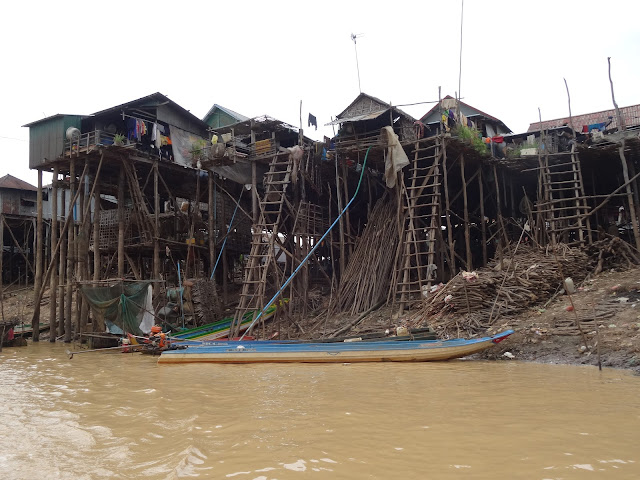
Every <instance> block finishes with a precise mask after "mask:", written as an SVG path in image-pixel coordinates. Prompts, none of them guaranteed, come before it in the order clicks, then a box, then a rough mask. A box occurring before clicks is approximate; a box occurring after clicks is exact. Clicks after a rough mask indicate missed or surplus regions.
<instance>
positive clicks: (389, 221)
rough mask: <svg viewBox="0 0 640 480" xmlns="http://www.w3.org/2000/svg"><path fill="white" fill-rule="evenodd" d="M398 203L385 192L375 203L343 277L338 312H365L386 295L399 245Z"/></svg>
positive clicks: (337, 302)
mask: <svg viewBox="0 0 640 480" xmlns="http://www.w3.org/2000/svg"><path fill="white" fill-rule="evenodd" d="M396 215H397V206H396V205H395V203H394V202H393V201H391V200H390V199H389V197H388V196H387V195H384V196H383V197H382V198H381V199H380V200H378V202H377V203H376V204H375V206H374V208H373V210H372V212H371V215H370V216H369V218H368V219H367V226H366V228H365V229H364V231H363V232H362V236H361V237H360V238H359V239H358V241H357V242H356V247H355V250H354V252H353V255H352V256H351V258H350V259H349V264H348V265H347V268H346V269H345V272H344V275H343V276H342V278H341V279H340V287H339V288H338V293H337V300H336V302H335V304H334V306H333V308H332V310H333V311H334V312H347V311H348V312H350V313H351V314H352V315H355V314H357V313H361V312H364V311H366V310H368V309H369V308H371V307H372V306H373V305H375V304H377V303H378V302H379V301H380V300H381V299H383V298H386V296H387V293H388V291H389V283H390V279H391V270H392V268H393V262H394V258H395V251H396V248H397V245H398V241H399V238H398V224H397V221H396Z"/></svg>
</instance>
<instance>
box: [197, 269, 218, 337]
mask: <svg viewBox="0 0 640 480" xmlns="http://www.w3.org/2000/svg"><path fill="white" fill-rule="evenodd" d="M191 297H192V301H193V313H194V315H195V320H196V325H204V324H207V323H213V322H215V321H217V320H220V319H221V318H222V304H221V303H220V299H219V297H218V291H217V289H216V282H215V280H210V279H208V278H198V279H197V280H194V282H193V286H192V287H191Z"/></svg>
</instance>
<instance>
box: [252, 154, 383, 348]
mask: <svg viewBox="0 0 640 480" xmlns="http://www.w3.org/2000/svg"><path fill="white" fill-rule="evenodd" d="M371 148H373V147H369V148H367V153H366V154H365V156H364V162H362V170H361V171H360V179H359V180H358V186H357V187H356V191H355V192H354V193H353V197H351V200H349V203H347V205H346V206H345V207H344V208H343V209H342V212H340V215H338V216H337V217H336V219H335V220H334V222H333V223H332V224H331V226H330V227H329V229H328V230H327V231H326V232H324V235H322V238H320V240H318V241H317V242H316V243H315V245H314V246H313V248H312V249H311V251H310V252H309V253H308V254H307V256H306V257H304V259H303V260H302V262H300V265H298V266H297V267H296V269H295V270H294V271H293V273H292V274H291V276H289V278H287V281H286V282H284V283H283V284H282V286H281V287H280V289H279V290H278V291H277V292H276V294H275V295H274V296H273V298H272V299H271V300H269V303H267V304H266V305H265V306H264V307H263V308H262V310H261V311H260V313H259V314H258V316H257V317H256V318H254V319H253V322H251V324H250V325H249V327H248V328H247V329H246V330H245V333H243V334H242V336H241V337H240V340H242V339H243V338H244V336H245V335H246V334H247V332H250V331H251V329H252V328H253V326H254V325H255V324H256V322H257V321H258V319H259V318H260V317H262V314H263V313H264V312H265V310H266V309H267V308H269V307H270V306H271V305H272V304H273V302H275V301H276V299H277V298H278V296H279V295H280V294H281V293H282V291H283V290H284V289H285V288H287V285H289V283H291V280H293V278H294V277H295V276H296V275H297V274H298V272H299V271H300V269H301V268H302V266H303V265H304V264H305V263H307V260H309V258H311V255H313V252H315V251H316V249H317V248H318V247H319V246H320V245H321V244H322V242H323V240H324V239H325V238H326V237H327V235H329V232H331V230H332V229H333V227H335V226H336V224H337V223H338V221H339V220H340V218H341V217H342V215H344V213H345V212H346V211H347V210H348V209H349V207H350V206H351V204H352V203H353V201H354V200H355V198H356V196H357V195H358V191H359V190H360V184H361V183H362V177H363V176H364V169H365V167H366V165H367V157H368V156H369V150H371Z"/></svg>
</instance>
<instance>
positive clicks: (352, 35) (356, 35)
mask: <svg viewBox="0 0 640 480" xmlns="http://www.w3.org/2000/svg"><path fill="white" fill-rule="evenodd" d="M363 36H364V34H363V33H352V34H351V40H353V48H354V49H355V51H356V69H357V70H358V90H360V93H362V87H361V86H360V65H359V64H358V45H357V42H356V39H358V38H360V37H363Z"/></svg>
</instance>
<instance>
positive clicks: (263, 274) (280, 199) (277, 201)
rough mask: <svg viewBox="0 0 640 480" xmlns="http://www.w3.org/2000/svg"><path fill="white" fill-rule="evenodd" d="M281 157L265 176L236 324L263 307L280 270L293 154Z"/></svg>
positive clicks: (277, 157) (235, 318) (277, 158)
mask: <svg viewBox="0 0 640 480" xmlns="http://www.w3.org/2000/svg"><path fill="white" fill-rule="evenodd" d="M286 158H287V160H281V159H280V157H279V155H277V154H276V155H275V156H274V157H273V160H272V161H271V163H270V166H269V171H268V172H266V173H265V177H264V191H265V193H264V196H263V197H262V199H260V202H259V207H260V216H259V219H258V223H256V224H255V225H253V231H252V239H251V252H250V253H249V257H248V259H247V265H246V267H245V280H244V282H243V285H242V293H241V294H240V300H239V303H238V306H237V308H236V313H235V317H234V324H235V325H237V326H239V324H240V321H241V319H242V317H243V316H244V314H245V313H247V311H248V310H251V309H256V310H259V309H262V307H263V306H264V301H265V293H266V287H267V280H268V274H269V270H270V269H277V268H278V267H277V263H276V262H277V259H276V254H275V244H276V240H277V237H278V229H279V226H280V221H281V219H282V212H283V207H284V203H285V200H286V199H285V197H286V191H287V186H288V185H289V184H290V183H291V171H292V163H291V159H290V157H289V156H287V157H286Z"/></svg>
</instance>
